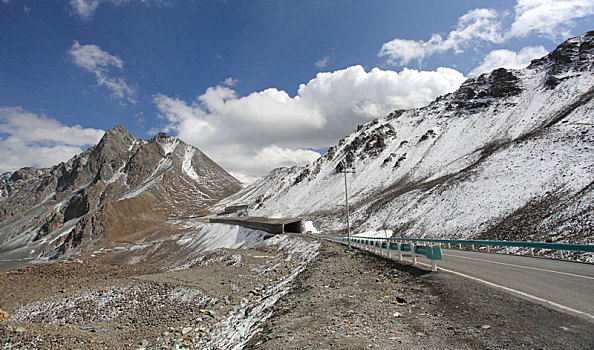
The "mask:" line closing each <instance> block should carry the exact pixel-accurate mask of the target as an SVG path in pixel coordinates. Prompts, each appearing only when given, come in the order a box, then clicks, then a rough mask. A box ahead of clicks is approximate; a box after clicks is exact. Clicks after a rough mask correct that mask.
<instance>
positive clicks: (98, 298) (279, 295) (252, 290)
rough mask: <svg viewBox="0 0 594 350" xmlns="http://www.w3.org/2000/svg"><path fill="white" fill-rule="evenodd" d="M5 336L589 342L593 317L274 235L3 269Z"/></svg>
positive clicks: (83, 340)
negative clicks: (195, 253) (152, 256)
mask: <svg viewBox="0 0 594 350" xmlns="http://www.w3.org/2000/svg"><path fill="white" fill-rule="evenodd" d="M0 289H1V291H2V293H0V308H2V309H3V310H5V311H7V312H8V313H9V314H10V315H11V318H10V319H9V321H5V322H0V343H1V344H3V348H4V349H11V348H18V349H20V348H27V349H31V348H41V349H43V348H46V349H50V348H66V349H100V348H101V349H103V348H109V349H119V348H128V349H137V348H147V349H161V348H176V347H178V348H184V347H185V348H199V349H202V348H205V349H231V348H242V347H245V348H248V349H279V348H286V349H308V348H318V349H326V348H336V349H395V348H396V349H398V348H411V347H412V348H419V349H444V348H451V349H464V348H469V349H485V348H520V349H521V348H524V349H533V348H539V349H549V348H550V349H557V348H567V349H569V348H572V349H589V348H594V336H593V334H594V323H591V322H588V321H585V320H582V319H579V318H575V317H573V316H571V315H567V314H564V313H560V312H557V311H554V310H551V309H548V308H545V307H543V306H540V305H536V304H534V303H532V302H529V301H525V300H522V299H519V298H516V297H514V296H511V295H509V294H506V293H504V292H500V291H498V290H494V289H492V288H490V287H487V286H483V285H480V284H476V283H475V282H472V281H469V280H466V279H463V278H461V277H458V276H454V275H450V274H447V273H444V272H438V273H428V272H426V271H425V270H421V269H417V268H414V267H412V266H409V265H401V264H398V263H396V262H393V261H389V260H387V259H383V258H380V257H376V256H373V255H370V254H368V253H366V252H362V251H358V250H353V251H350V252H349V251H347V249H346V247H344V246H341V245H338V244H335V243H330V242H317V241H315V240H309V239H300V238H294V237H284V236H275V237H272V238H269V239H267V240H265V241H264V243H262V244H260V245H259V246H257V247H254V248H252V249H233V250H231V249H225V250H220V251H216V252H207V253H204V255H202V256H201V257H200V258H198V259H193V260H192V261H187V262H186V263H185V264H178V265H175V266H164V265H158V264H147V263H139V264H134V265H114V264H112V263H110V260H109V256H103V257H94V258H90V257H86V258H84V257H80V259H78V260H77V259H71V261H70V262H60V263H53V264H34V265H28V266H25V267H21V268H19V269H16V270H13V271H11V272H6V273H3V274H1V275H0Z"/></svg>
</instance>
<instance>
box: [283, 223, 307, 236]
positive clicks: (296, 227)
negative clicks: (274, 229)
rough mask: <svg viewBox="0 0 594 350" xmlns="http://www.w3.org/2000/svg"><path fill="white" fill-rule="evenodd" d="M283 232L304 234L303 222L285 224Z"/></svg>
mask: <svg viewBox="0 0 594 350" xmlns="http://www.w3.org/2000/svg"><path fill="white" fill-rule="evenodd" d="M283 231H284V232H287V233H302V232H303V220H298V221H294V222H288V223H285V225H284V227H283Z"/></svg>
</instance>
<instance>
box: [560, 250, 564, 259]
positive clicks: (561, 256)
mask: <svg viewBox="0 0 594 350" xmlns="http://www.w3.org/2000/svg"><path fill="white" fill-rule="evenodd" d="M559 259H561V260H563V259H564V257H563V251H562V250H560V251H559Z"/></svg>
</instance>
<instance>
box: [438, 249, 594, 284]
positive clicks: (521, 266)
mask: <svg viewBox="0 0 594 350" xmlns="http://www.w3.org/2000/svg"><path fill="white" fill-rule="evenodd" d="M444 256H450V257H454V258H461V259H470V260H477V261H483V262H488V263H491V264H499V265H506V266H514V267H520V268H523V269H530V270H537V271H544V272H551V273H558V274H560V275H567V276H573V277H581V278H588V279H591V280H594V277H591V276H584V275H576V274H574V273H569V272H561V271H555V270H547V269H541V268H538V267H530V266H524V265H516V264H509V263H504V262H499V261H492V260H485V259H479V258H471V257H469V256H461V255H451V254H444Z"/></svg>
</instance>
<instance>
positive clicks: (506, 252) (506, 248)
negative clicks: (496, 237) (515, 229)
mask: <svg viewBox="0 0 594 350" xmlns="http://www.w3.org/2000/svg"><path fill="white" fill-rule="evenodd" d="M505 254H509V248H508V246H505Z"/></svg>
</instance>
